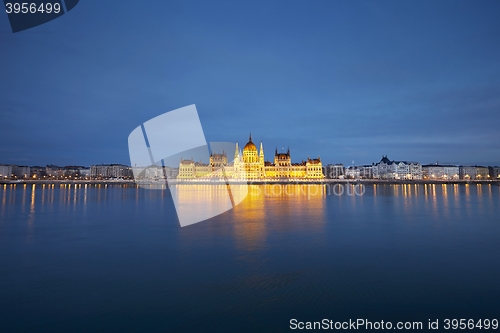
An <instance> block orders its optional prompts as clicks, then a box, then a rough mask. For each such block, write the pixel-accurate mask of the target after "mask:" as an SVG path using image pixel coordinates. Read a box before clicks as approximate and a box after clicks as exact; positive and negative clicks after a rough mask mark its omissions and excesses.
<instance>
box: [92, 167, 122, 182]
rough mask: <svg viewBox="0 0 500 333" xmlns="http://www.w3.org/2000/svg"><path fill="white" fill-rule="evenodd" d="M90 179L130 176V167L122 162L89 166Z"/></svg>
mask: <svg viewBox="0 0 500 333" xmlns="http://www.w3.org/2000/svg"><path fill="white" fill-rule="evenodd" d="M90 177H91V178H92V179H109V178H125V179H128V178H132V168H131V167H129V166H127V165H123V164H100V165H92V166H91V167H90Z"/></svg>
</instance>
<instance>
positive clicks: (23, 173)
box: [12, 165, 30, 179]
mask: <svg viewBox="0 0 500 333" xmlns="http://www.w3.org/2000/svg"><path fill="white" fill-rule="evenodd" d="M12 174H13V175H14V177H16V178H18V179H26V178H29V177H30V167H29V166H25V165H13V166H12Z"/></svg>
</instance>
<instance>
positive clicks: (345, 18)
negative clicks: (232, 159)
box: [0, 1, 500, 165]
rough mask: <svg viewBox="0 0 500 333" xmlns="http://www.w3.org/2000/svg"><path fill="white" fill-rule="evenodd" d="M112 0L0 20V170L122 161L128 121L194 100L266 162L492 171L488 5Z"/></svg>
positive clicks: (212, 122)
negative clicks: (16, 22)
mask: <svg viewBox="0 0 500 333" xmlns="http://www.w3.org/2000/svg"><path fill="white" fill-rule="evenodd" d="M110 5H111V4H106V3H102V2H82V3H80V5H79V6H78V7H76V8H75V10H73V11H71V12H70V13H69V14H68V15H64V16H63V17H61V18H60V19H57V20H54V21H52V22H50V23H48V24H45V25H43V26H41V27H39V28H35V29H31V30H28V31H25V32H21V33H18V34H11V33H8V32H9V31H10V30H9V29H10V28H9V27H8V22H7V18H6V16H5V17H4V16H2V15H0V31H1V32H2V33H1V34H0V41H1V45H2V47H1V48H0V59H2V61H1V62H0V73H2V75H1V77H0V121H1V132H0V162H1V163H5V162H6V163H22V164H47V163H59V164H84V165H89V164H92V163H101V162H108V163H111V162H117V163H127V162H128V151H127V145H126V144H127V137H128V134H129V133H130V131H131V130H132V129H134V128H135V127H136V126H137V125H139V124H140V123H142V122H144V121H146V120H148V119H150V118H152V117H155V116H157V115H159V114H161V113H163V112H166V111H169V110H173V109H176V108H178V107H182V106H185V105H189V104H193V103H194V104H196V105H197V107H198V111H199V113H200V118H201V120H202V123H203V126H204V129H205V134H206V137H207V139H208V140H211V141H239V142H240V143H244V141H245V140H246V139H247V137H248V132H249V131H252V133H253V134H254V139H255V140H256V141H260V140H262V141H264V147H265V148H266V157H268V158H271V157H272V153H273V151H274V148H275V147H276V146H278V147H288V146H290V148H291V151H292V157H293V158H294V159H295V160H297V161H299V160H301V159H303V158H306V157H307V155H311V156H317V155H321V157H322V158H323V159H324V160H325V161H326V162H332V163H336V162H342V163H351V161H352V160H354V161H355V162H356V163H358V162H359V163H371V162H375V161H377V160H379V159H380V156H381V155H382V154H389V157H391V158H394V159H409V160H418V161H421V162H424V163H426V162H430V161H435V160H440V161H448V162H455V161H456V162H458V163H467V164H470V163H472V164H473V163H478V164H500V150H499V148H498V145H497V143H496V142H497V141H498V139H497V137H498V134H499V129H498V125H497V124H498V123H500V112H499V111H500V98H499V96H500V94H499V92H500V66H499V63H498V59H500V43H498V42H497V38H498V34H499V33H500V23H499V22H500V21H499V20H498V19H497V17H498V14H499V10H500V4H498V3H497V2H494V1H485V2H481V3H480V4H477V3H472V2H460V1H449V2H448V1H444V2H439V3H435V2H431V1H428V2H418V3H401V2H378V3H368V2H356V3H349V4H347V3H346V4H344V3H335V2H329V1H324V2H314V3H305V2H303V3H300V2H295V3H290V2H274V3H272V4H269V3H267V2H252V3H251V4H250V3H247V4H238V5H236V4H235V3H233V2H224V3H222V2H217V3H213V2H211V3H200V2H198V3H194V2H193V3H192V2H184V1H182V2H173V1H169V2H162V1H149V2H148V5H149V6H152V8H155V10H151V9H147V8H145V7H148V6H145V7H144V8H142V7H141V8H138V7H137V5H136V4H134V3H130V4H128V3H123V4H122V5H120V6H119V7H118V8H115V9H111V8H108V9H106V8H103V6H104V7H105V6H110ZM148 8H149V7H148ZM105 9H106V10H105ZM111 12H112V15H108V13H111ZM37 29H40V31H44V32H46V33H43V34H40V33H37Z"/></svg>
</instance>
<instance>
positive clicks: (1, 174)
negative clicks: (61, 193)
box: [0, 164, 133, 180]
mask: <svg viewBox="0 0 500 333" xmlns="http://www.w3.org/2000/svg"><path fill="white" fill-rule="evenodd" d="M15 179H35V180H37V179H39V180H43V179H46V180H50V179H57V180H66V179H74V180H93V179H94V180H100V179H133V174H132V168H131V167H129V166H127V165H123V164H100V165H92V166H91V167H84V166H77V165H70V166H64V167H61V166H56V165H47V166H44V167H43V166H31V167H30V166H21V165H13V164H0V180H15Z"/></svg>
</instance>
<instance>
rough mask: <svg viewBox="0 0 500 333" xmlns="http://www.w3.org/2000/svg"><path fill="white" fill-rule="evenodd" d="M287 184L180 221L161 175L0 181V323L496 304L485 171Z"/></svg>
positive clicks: (407, 312)
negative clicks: (123, 181)
mask: <svg viewBox="0 0 500 333" xmlns="http://www.w3.org/2000/svg"><path fill="white" fill-rule="evenodd" d="M290 186H291V185H289V187H288V188H284V187H283V186H281V185H280V186H278V185H274V186H270V185H265V186H264V185H262V186H253V187H252V188H251V189H250V194H249V196H248V197H247V199H245V201H244V202H243V203H241V204H240V205H239V206H237V207H236V208H235V209H234V210H231V211H228V212H226V213H224V214H222V215H219V216H217V217H215V218H212V219H210V220H208V221H205V222H202V223H198V224H195V225H191V226H188V227H184V228H180V227H179V224H178V220H177V216H176V213H175V210H174V205H173V203H172V200H171V197H170V193H169V192H168V191H158V190H156V191H154V190H153V191H151V190H146V189H141V188H136V187H135V186H132V185H128V186H126V185H108V186H104V185H101V186H98V185H87V186H85V185H76V186H75V185H61V186H60V185H31V184H28V185H22V184H18V185H0V209H1V210H0V323H1V328H0V330H1V331H6V332H35V331H36V332H92V331H102V332H107V331H115V332H125V331H141V332H146V331H155V332H163V331H165V332H166V331H168V332H172V331H217V332H241V331H270V332H271V331H287V330H289V321H290V319H292V318H296V319H298V320H302V321H314V320H321V319H323V318H329V319H332V320H336V321H346V320H349V319H353V320H355V319H357V318H366V319H369V320H372V321H380V320H384V321H394V322H396V321H398V320H404V321H406V320H408V321H422V322H424V323H427V321H428V319H432V320H435V319H440V320H443V319H445V318H476V319H479V318H499V319H500V287H499V281H500V205H499V204H500V186H498V185H472V184H471V185H376V186H374V185H368V186H367V187H366V192H365V194H364V195H363V196H349V195H347V193H346V192H345V193H344V194H343V195H341V196H337V195H333V194H332V193H329V191H328V188H325V187H323V186H319V185H309V186H307V187H303V188H301V189H300V188H298V186H297V185H295V187H293V186H291V187H290ZM337 192H338V191H337Z"/></svg>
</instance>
